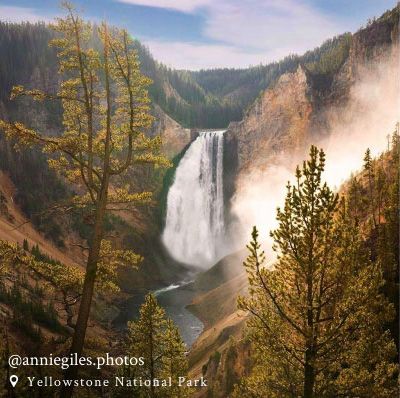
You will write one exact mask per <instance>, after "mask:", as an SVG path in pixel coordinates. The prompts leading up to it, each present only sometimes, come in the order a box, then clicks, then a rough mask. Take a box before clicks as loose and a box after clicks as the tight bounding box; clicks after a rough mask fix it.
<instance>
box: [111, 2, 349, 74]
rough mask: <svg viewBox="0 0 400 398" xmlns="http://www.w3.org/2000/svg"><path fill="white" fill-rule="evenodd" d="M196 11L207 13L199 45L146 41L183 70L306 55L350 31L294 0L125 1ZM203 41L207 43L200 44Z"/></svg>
mask: <svg viewBox="0 0 400 398" xmlns="http://www.w3.org/2000/svg"><path fill="white" fill-rule="evenodd" d="M119 1H124V2H129V3H132V4H133V3H134V4H139V3H140V4H145V3H146V4H149V5H150V4H151V5H152V6H157V7H163V6H164V7H166V8H174V9H177V10H180V11H182V12H193V11H195V10H196V9H197V8H199V7H203V8H202V16H203V17H204V21H205V23H204V26H203V30H202V37H201V38H199V42H190V43H188V42H187V41H185V39H184V37H183V38H182V40H181V41H175V42H173V43H167V42H166V41H165V40H155V39H151V40H148V41H146V40H145V43H146V44H148V46H149V47H150V50H151V51H153V53H154V54H155V56H156V57H157V58H158V59H160V60H161V61H162V62H164V63H167V64H169V65H170V66H174V67H177V68H186V69H201V68H210V67H247V66H248V65H250V64H252V65H254V64H259V63H267V62H271V61H276V60H279V59H281V58H282V57H284V56H285V55H288V54H293V53H298V54H301V53H303V52H305V51H307V50H309V49H312V48H314V47H316V46H318V45H320V44H321V43H322V42H323V41H324V40H325V39H328V38H329V37H332V36H334V35H336V34H339V33H341V32H343V31H345V30H346V29H345V28H344V27H343V26H341V24H340V23H338V22H336V21H334V20H333V19H330V18H328V17H327V16H326V15H324V14H322V13H321V12H319V11H316V10H315V9H313V8H311V7H310V6H308V5H307V4H306V3H304V2H302V1H294V0H219V1H213V2H211V1H209V0H195V1H189V0H186V1H173V0H156V1H152V0H119ZM200 41H201V42H200Z"/></svg>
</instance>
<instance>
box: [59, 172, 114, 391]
mask: <svg viewBox="0 0 400 398" xmlns="http://www.w3.org/2000/svg"><path fill="white" fill-rule="evenodd" d="M106 180H107V181H106V184H104V185H107V187H104V186H103V189H102V191H101V193H100V199H99V202H98V203H99V205H98V206H97V211H96V217H95V224H94V228H93V238H92V241H91V244H90V248H89V255H88V260H87V265H86V273H85V280H84V282H83V289H82V298H81V302H80V306H79V312H78V318H77V321H76V326H75V333H74V335H73V338H72V344H71V349H70V354H76V356H77V357H78V358H80V357H81V355H82V351H83V346H84V343H85V336H86V329H87V324H88V320H89V315H90V307H91V304H92V298H93V292H94V286H95V282H96V274H97V264H98V262H99V258H100V247H101V241H102V240H103V235H104V227H103V224H104V216H105V213H106V204H107V191H108V178H106ZM77 375H78V366H70V367H69V368H68V369H67V370H66V372H65V375H64V380H76V378H77ZM73 389H74V386H73V382H72V383H71V385H70V386H62V389H61V395H60V396H61V397H63V398H70V397H72V394H73Z"/></svg>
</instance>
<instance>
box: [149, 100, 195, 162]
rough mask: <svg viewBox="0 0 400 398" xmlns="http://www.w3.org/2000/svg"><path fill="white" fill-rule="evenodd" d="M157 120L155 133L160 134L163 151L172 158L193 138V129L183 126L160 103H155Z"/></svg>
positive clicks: (154, 112)
mask: <svg viewBox="0 0 400 398" xmlns="http://www.w3.org/2000/svg"><path fill="white" fill-rule="evenodd" d="M153 114H154V116H155V122H154V125H153V129H152V134H153V135H160V136H161V139H162V151H163V153H164V154H165V155H166V156H167V157H169V158H170V159H172V158H173V157H175V156H176V155H177V154H178V153H180V152H181V151H182V150H183V149H184V148H185V147H186V146H187V145H188V144H189V143H190V142H191V140H192V132H191V129H186V128H184V127H182V126H181V125H180V124H179V123H178V122H176V121H175V120H174V119H172V118H171V117H169V116H168V115H167V114H166V113H165V112H164V111H163V110H162V109H161V108H160V107H159V106H158V105H154V110H153Z"/></svg>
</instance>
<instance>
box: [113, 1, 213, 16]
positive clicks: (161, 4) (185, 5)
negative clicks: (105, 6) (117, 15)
mask: <svg viewBox="0 0 400 398" xmlns="http://www.w3.org/2000/svg"><path fill="white" fill-rule="evenodd" d="M117 1H119V2H120V3H128V4H134V5H139V6H147V7H157V8H167V9H171V10H177V11H181V12H184V13H191V12H193V11H195V10H196V9H198V8H200V7H204V6H209V5H211V4H212V2H213V0H117Z"/></svg>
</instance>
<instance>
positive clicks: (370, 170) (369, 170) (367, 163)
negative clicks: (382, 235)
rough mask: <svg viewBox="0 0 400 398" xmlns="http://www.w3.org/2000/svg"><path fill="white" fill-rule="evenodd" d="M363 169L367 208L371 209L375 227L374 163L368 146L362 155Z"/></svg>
mask: <svg viewBox="0 0 400 398" xmlns="http://www.w3.org/2000/svg"><path fill="white" fill-rule="evenodd" d="M364 171H365V173H366V175H367V180H368V191H369V208H370V210H371V216H372V222H373V225H374V227H376V219H375V201H374V183H373V182H374V177H375V173H374V163H373V161H372V157H371V151H370V149H369V148H367V150H366V151H365V155H364Z"/></svg>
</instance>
